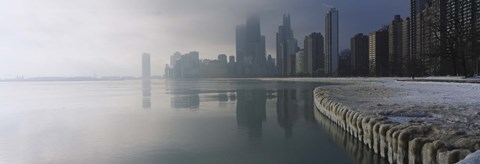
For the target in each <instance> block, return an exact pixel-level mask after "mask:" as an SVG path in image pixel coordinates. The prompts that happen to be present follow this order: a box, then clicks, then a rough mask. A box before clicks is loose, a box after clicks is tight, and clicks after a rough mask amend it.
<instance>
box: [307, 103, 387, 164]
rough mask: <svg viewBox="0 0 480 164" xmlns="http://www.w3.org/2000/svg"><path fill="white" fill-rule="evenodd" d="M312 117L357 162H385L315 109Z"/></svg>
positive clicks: (360, 163)
mask: <svg viewBox="0 0 480 164" xmlns="http://www.w3.org/2000/svg"><path fill="white" fill-rule="evenodd" d="M313 112H314V118H315V120H316V121H317V122H318V125H319V126H320V127H321V128H322V129H323V130H324V131H325V132H326V133H325V134H327V135H329V137H330V138H331V139H332V140H333V141H334V142H335V143H336V144H337V145H340V146H341V147H343V148H344V149H345V150H346V152H347V153H348V154H349V155H350V156H351V157H352V158H353V159H354V161H356V162H357V163H358V164H387V161H385V159H383V158H381V157H380V156H379V155H378V154H376V153H374V152H373V151H372V149H368V147H367V146H366V145H364V144H363V143H362V142H360V141H358V140H357V139H355V137H353V136H352V135H350V134H349V133H348V132H347V131H345V130H343V129H341V128H340V127H339V126H338V125H337V124H335V123H334V122H332V121H331V120H330V119H328V118H327V117H326V116H325V115H323V114H321V113H320V112H319V111H317V110H316V109H315V110H313Z"/></svg>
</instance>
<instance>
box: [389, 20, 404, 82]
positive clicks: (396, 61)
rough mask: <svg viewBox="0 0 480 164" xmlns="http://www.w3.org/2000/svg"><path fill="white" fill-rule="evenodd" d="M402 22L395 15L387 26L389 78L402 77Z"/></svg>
mask: <svg viewBox="0 0 480 164" xmlns="http://www.w3.org/2000/svg"><path fill="white" fill-rule="evenodd" d="M402 27H403V20H402V18H401V17H400V15H396V16H395V18H394V19H393V21H392V23H390V25H388V67H389V74H390V75H391V76H402V73H403V71H402V68H403V67H402V65H403V60H402V54H403V52H402V51H403V37H402Z"/></svg>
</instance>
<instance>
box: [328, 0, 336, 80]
mask: <svg viewBox="0 0 480 164" xmlns="http://www.w3.org/2000/svg"><path fill="white" fill-rule="evenodd" d="M338 19H339V18H338V11H337V9H335V8H331V9H330V10H329V11H328V13H327V15H326V16H325V71H326V74H327V75H328V76H337V75H338V55H339V54H338V53H339V39H338V32H339V31H338V27H339V22H338Z"/></svg>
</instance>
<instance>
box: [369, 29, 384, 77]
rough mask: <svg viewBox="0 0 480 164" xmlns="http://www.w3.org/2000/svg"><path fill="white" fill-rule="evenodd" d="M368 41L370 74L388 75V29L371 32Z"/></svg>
mask: <svg viewBox="0 0 480 164" xmlns="http://www.w3.org/2000/svg"><path fill="white" fill-rule="evenodd" d="M368 42H369V51H368V52H369V71H370V76H377V77H381V76H388V72H389V71H388V61H389V60H388V30H387V29H385V28H384V29H380V30H378V31H375V32H371V33H370V35H369V39H368Z"/></svg>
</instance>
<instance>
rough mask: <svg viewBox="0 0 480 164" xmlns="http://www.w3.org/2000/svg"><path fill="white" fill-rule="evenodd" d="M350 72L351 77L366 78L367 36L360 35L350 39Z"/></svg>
mask: <svg viewBox="0 0 480 164" xmlns="http://www.w3.org/2000/svg"><path fill="white" fill-rule="evenodd" d="M350 46H351V51H352V52H351V53H352V55H351V70H352V74H353V76H368V74H369V72H368V64H369V63H368V46H369V43H368V36H366V35H364V34H362V33H360V34H357V35H355V36H354V37H353V38H352V39H351V45H350Z"/></svg>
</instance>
